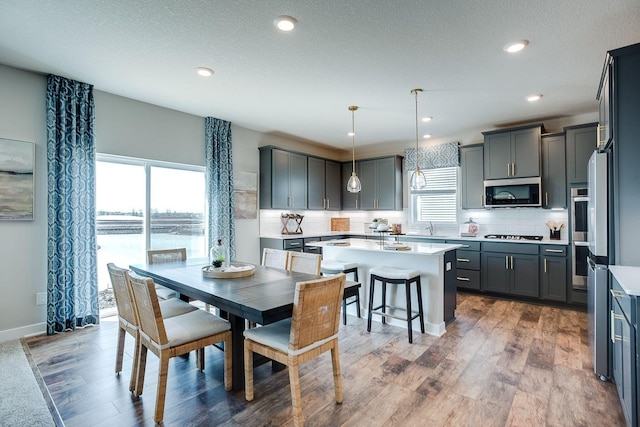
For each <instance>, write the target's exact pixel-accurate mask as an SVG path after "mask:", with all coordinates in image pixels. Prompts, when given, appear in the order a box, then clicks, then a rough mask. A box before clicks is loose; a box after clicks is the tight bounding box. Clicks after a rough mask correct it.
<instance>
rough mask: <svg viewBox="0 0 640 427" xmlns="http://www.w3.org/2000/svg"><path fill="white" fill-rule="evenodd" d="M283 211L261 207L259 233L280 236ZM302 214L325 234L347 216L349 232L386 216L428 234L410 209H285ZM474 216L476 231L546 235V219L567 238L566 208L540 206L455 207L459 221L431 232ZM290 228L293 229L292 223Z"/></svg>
mask: <svg viewBox="0 0 640 427" xmlns="http://www.w3.org/2000/svg"><path fill="white" fill-rule="evenodd" d="M281 213H282V211H278V210H272V209H262V210H260V234H261V235H262V236H269V235H279V234H281V231H282V222H281V220H280V214H281ZM288 213H296V214H301V215H304V219H303V220H302V230H303V231H304V233H314V234H315V233H325V232H327V231H330V230H331V218H349V219H350V231H352V232H354V233H362V232H368V231H369V230H367V229H365V227H366V225H367V224H368V223H370V222H372V221H373V219H374V218H387V219H388V220H389V224H395V223H397V224H402V228H403V230H404V231H405V232H418V233H427V230H426V229H425V227H424V226H423V225H416V224H412V223H411V222H410V218H409V212H408V210H407V209H405V210H404V211H375V212H372V211H341V212H327V211H296V212H288ZM469 218H473V220H474V222H476V223H477V224H478V227H479V229H480V231H479V234H480V235H485V234H524V235H540V236H544V237H549V229H548V228H547V226H546V225H545V223H546V222H547V221H555V222H556V223H559V222H561V221H562V222H564V223H565V227H564V228H563V229H562V230H561V232H560V238H561V239H564V240H566V239H568V237H569V234H568V211H567V210H566V209H564V210H557V211H556V210H547V209H541V208H501V209H477V210H464V211H463V210H458V224H451V225H446V224H434V234H441V235H449V236H450V235H457V234H458V225H459V224H462V223H464V222H466V221H467V220H468V219H469ZM289 228H290V229H291V228H295V226H294V225H293V223H291V224H290V227H289Z"/></svg>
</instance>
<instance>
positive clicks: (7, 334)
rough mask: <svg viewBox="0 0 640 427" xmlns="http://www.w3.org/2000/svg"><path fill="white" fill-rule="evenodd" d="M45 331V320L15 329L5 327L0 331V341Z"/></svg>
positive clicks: (30, 335)
mask: <svg viewBox="0 0 640 427" xmlns="http://www.w3.org/2000/svg"><path fill="white" fill-rule="evenodd" d="M46 331H47V324H46V323H45V322H42V323H36V324H35V325H28V326H21V327H19V328H15V329H6V330H4V331H0V342H3V341H9V340H18V339H20V338H26V337H32V336H35V335H43V334H45V333H46Z"/></svg>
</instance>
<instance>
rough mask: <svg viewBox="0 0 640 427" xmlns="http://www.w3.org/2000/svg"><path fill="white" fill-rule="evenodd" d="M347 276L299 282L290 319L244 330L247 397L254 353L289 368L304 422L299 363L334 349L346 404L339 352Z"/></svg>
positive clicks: (337, 389) (338, 388) (296, 415)
mask: <svg viewBox="0 0 640 427" xmlns="http://www.w3.org/2000/svg"><path fill="white" fill-rule="evenodd" d="M344 281H345V275H344V274H338V275H336V276H330V277H325V278H322V279H317V280H310V281H306V282H298V283H297V284H296V290H295V294H294V301H293V315H292V317H291V318H289V319H285V320H281V321H279V322H275V323H271V324H269V325H264V326H262V327H260V328H255V329H249V330H246V331H244V337H245V340H244V378H245V398H246V399H247V400H248V401H251V400H253V353H258V354H261V355H263V356H265V357H268V358H269V359H273V360H275V361H277V362H280V363H282V364H285V365H287V366H288V367H289V383H290V385H291V403H292V405H293V421H294V425H295V426H302V425H303V424H304V417H303V415H302V399H301V395H300V378H299V373H298V366H299V365H300V364H301V363H304V362H306V361H308V360H311V359H313V358H315V357H317V356H319V355H320V354H322V353H324V352H326V351H329V350H331V362H332V365H333V386H334V393H335V399H336V402H337V403H342V377H341V374H340V355H339V351H338V329H339V327H340V305H341V303H342V293H343V291H344Z"/></svg>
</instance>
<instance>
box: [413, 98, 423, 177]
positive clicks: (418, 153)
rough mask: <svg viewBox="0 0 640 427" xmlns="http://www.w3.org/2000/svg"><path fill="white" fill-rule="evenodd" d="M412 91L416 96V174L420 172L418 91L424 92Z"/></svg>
mask: <svg viewBox="0 0 640 427" xmlns="http://www.w3.org/2000/svg"><path fill="white" fill-rule="evenodd" d="M411 92H413V94H414V95H415V98H416V174H417V173H418V172H420V166H419V164H420V149H419V148H418V92H422V89H412V90H411Z"/></svg>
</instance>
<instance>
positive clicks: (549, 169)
mask: <svg viewBox="0 0 640 427" xmlns="http://www.w3.org/2000/svg"><path fill="white" fill-rule="evenodd" d="M565 158H566V154H565V135H564V133H557V134H549V135H544V136H542V207H543V208H545V209H553V208H562V209H566V207H567V179H566V173H565V172H566V162H565Z"/></svg>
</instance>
